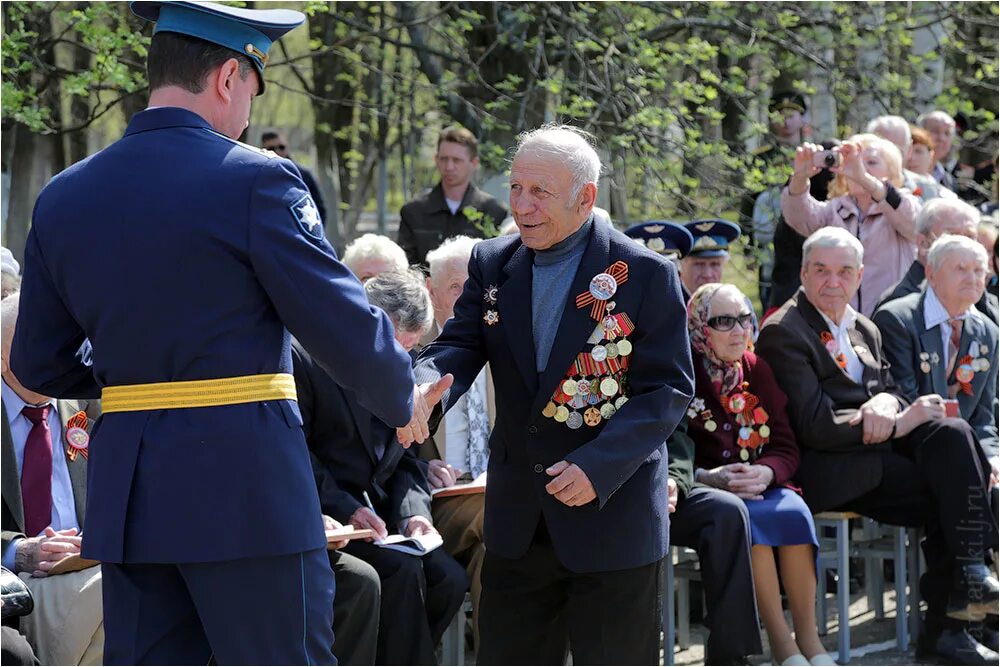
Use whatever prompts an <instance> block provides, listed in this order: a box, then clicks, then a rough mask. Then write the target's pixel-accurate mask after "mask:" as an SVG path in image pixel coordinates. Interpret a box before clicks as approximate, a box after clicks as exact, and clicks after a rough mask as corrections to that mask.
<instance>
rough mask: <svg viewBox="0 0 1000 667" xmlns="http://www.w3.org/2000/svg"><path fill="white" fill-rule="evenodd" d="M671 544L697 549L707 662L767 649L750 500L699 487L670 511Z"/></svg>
mask: <svg viewBox="0 0 1000 667" xmlns="http://www.w3.org/2000/svg"><path fill="white" fill-rule="evenodd" d="M670 544H671V545H678V546H685V547H691V548H693V549H694V550H695V551H697V552H698V562H699V565H700V567H701V581H702V586H703V587H704V588H705V602H706V606H707V607H708V613H707V618H706V621H705V624H706V625H707V626H708V630H709V635H708V642H707V643H706V647H705V659H706V661H707V662H708V663H711V664H717V665H721V664H727V663H729V662H730V660H731V659H734V658H740V657H744V656H748V655H756V654H758V653H761V652H763V649H762V648H761V645H760V622H759V621H758V618H757V600H756V597H755V595H754V587H753V572H752V570H751V567H750V515H749V514H748V512H747V506H746V503H744V502H743V501H742V500H741V499H740V498H738V497H737V496H736V495H735V494H732V493H729V492H728V491H722V490H721V489H713V488H711V487H707V486H698V485H696V486H694V487H693V488H692V489H691V492H690V493H688V495H687V497H686V498H684V499H683V500H681V502H680V503H679V504H678V506H677V511H676V512H674V513H673V514H671V515H670ZM665 594H666V595H670V594H672V591H667V592H666V593H665ZM669 648H672V647H669Z"/></svg>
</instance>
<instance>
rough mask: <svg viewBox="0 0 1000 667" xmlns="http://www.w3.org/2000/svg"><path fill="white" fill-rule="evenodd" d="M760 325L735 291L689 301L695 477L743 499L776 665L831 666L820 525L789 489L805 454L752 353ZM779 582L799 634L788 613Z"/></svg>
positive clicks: (706, 293)
mask: <svg viewBox="0 0 1000 667" xmlns="http://www.w3.org/2000/svg"><path fill="white" fill-rule="evenodd" d="M756 329H757V323H756V317H755V315H754V312H753V307H752V305H751V303H750V300H749V299H747V298H746V296H744V295H743V293H742V292H740V290H739V289H738V288H737V287H736V286H735V285H723V284H719V283H709V284H707V285H703V286H702V287H700V288H698V290H696V291H695V293H694V296H692V297H691V301H690V302H689V303H688V332H689V333H690V335H691V348H692V354H691V356H692V360H693V361H694V375H695V396H694V398H693V399H692V400H691V405H690V406H689V408H688V435H689V436H690V437H691V439H692V440H693V441H694V443H695V455H694V463H695V481H697V482H699V483H701V484H707V485H708V486H714V487H716V488H718V489H722V490H723V491H729V492H730V493H734V494H736V495H737V496H739V497H740V498H742V499H743V502H744V503H746V507H747V513H748V514H749V516H750V537H751V542H752V545H753V546H752V549H751V552H750V555H751V562H752V568H753V581H754V589H755V591H756V594H757V607H758V609H759V610H760V618H761V620H762V621H763V622H764V629H765V630H766V631H767V636H768V641H769V644H770V647H771V654H772V656H773V658H774V663H775V664H776V665H834V664H836V663H834V662H833V660H831V659H830V656H828V655H827V654H826V651H825V649H824V648H823V645H822V644H821V643H820V640H819V635H818V634H817V630H816V548H817V546H818V543H817V540H816V527H815V525H814V524H813V519H812V514H811V513H810V512H809V508H808V507H807V506H806V503H805V501H804V500H803V499H802V497H801V496H800V495H799V494H798V493H797V492H796V491H795V489H794V487H792V486H791V484H790V482H791V479H792V476H793V475H794V474H795V471H796V470H797V469H798V467H799V448H798V445H797V443H796V442H795V435H794V433H793V432H792V427H791V425H790V423H789V421H788V417H787V415H786V414H785V404H786V403H787V402H788V399H787V398H785V395H784V393H782V391H781V388H780V387H778V383H777V381H776V380H775V378H774V374H773V373H772V371H771V368H770V366H768V365H767V362H766V361H764V360H763V359H761V358H760V357H757V356H756V355H755V354H754V353H753V352H751V347H752V342H753V336H754V332H755V331H756ZM778 563H780V564H781V568H780V577H779V569H778ZM779 580H780V582H781V583H782V584H784V587H785V593H786V595H787V596H788V608H789V610H790V611H791V614H792V622H793V624H794V627H795V635H794V637H793V636H792V631H791V630H790V629H789V627H788V624H787V623H786V622H785V614H784V611H783V610H782V608H781V588H780V586H779V583H778V582H779Z"/></svg>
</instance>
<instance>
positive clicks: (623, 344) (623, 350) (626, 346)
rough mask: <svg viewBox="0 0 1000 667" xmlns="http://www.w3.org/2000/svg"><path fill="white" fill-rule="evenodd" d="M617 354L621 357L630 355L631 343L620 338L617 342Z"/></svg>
mask: <svg viewBox="0 0 1000 667" xmlns="http://www.w3.org/2000/svg"><path fill="white" fill-rule="evenodd" d="M618 354H619V355H620V356H623V357H627V356H628V355H630V354H632V343H630V342H629V341H628V339H626V338H622V339H621V340H620V341H618Z"/></svg>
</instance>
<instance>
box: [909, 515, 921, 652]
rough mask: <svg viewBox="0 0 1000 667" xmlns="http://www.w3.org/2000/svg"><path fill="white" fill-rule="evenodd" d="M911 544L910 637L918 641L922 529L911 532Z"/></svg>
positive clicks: (911, 530)
mask: <svg viewBox="0 0 1000 667" xmlns="http://www.w3.org/2000/svg"><path fill="white" fill-rule="evenodd" d="M908 532H909V537H910V544H909V548H908V549H907V561H906V562H907V570H908V571H909V572H908V574H909V584H910V595H909V598H910V636H911V637H913V638H914V639H917V638H918V637H919V636H920V571H921V567H920V565H921V554H920V533H921V531H920V529H917V528H914V529H910V530H909V531H908Z"/></svg>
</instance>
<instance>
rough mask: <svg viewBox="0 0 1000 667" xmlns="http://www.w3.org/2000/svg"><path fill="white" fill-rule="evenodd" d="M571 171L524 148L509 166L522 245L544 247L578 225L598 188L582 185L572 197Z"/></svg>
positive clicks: (553, 243) (536, 248) (566, 234)
mask: <svg viewBox="0 0 1000 667" xmlns="http://www.w3.org/2000/svg"><path fill="white" fill-rule="evenodd" d="M572 189H573V175H572V174H571V173H570V170H569V168H568V167H567V166H566V165H565V164H563V163H562V162H561V161H559V160H558V159H556V158H553V157H547V156H544V155H538V154H537V153H532V152H531V151H525V152H524V153H521V154H519V155H518V156H517V157H515V158H514V163H513V164H512V165H511V169H510V212H511V213H512V214H513V216H514V221H515V222H516V223H517V228H518V230H519V231H520V233H521V240H522V241H524V245H526V246H528V247H529V248H531V249H532V250H545V249H546V248H551V247H552V246H553V245H555V244H556V243H558V242H559V241H562V240H563V239H565V238H566V237H568V236H569V235H570V234H572V233H573V232H575V231H577V230H578V229H580V227H582V226H583V223H584V222H586V220H587V218H588V217H589V216H590V212H591V210H593V207H594V197H595V195H596V194H597V188H596V187H595V186H594V185H593V184H592V183H590V184H587V185H585V186H584V187H583V188H582V189H581V191H580V193H579V194H577V196H576V197H575V198H572V199H571V195H572Z"/></svg>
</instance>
